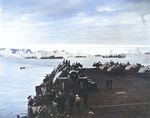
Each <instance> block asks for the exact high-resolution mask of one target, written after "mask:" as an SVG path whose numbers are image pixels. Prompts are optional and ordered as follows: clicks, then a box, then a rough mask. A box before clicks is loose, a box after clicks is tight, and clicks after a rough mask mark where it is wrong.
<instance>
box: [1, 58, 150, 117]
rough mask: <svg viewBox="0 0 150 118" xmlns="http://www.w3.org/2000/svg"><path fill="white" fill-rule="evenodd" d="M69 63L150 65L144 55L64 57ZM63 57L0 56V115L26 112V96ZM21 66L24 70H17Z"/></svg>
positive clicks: (15, 114) (30, 93) (32, 92)
mask: <svg viewBox="0 0 150 118" xmlns="http://www.w3.org/2000/svg"><path fill="white" fill-rule="evenodd" d="M67 59H68V60H70V61H71V64H72V63H75V62H80V63H81V64H83V67H92V65H93V63H94V62H98V61H101V62H102V63H105V62H108V61H110V60H113V61H114V62H122V63H126V62H127V61H129V62H130V63H131V64H135V63H141V64H143V65H150V58H149V57H146V56H134V57H126V58H125V59H122V58H121V59H118V58H101V57H87V58H67ZM62 61H63V59H10V58H2V57H1V58H0V101H1V102H0V118H16V117H17V115H20V116H26V115H27V102H28V99H27V97H28V96H29V95H32V96H35V86H37V85H40V84H41V83H42V81H43V79H44V76H45V75H46V74H50V73H51V71H52V70H53V69H54V68H55V67H56V66H57V65H58V64H59V63H60V62H62ZM20 67H25V69H20Z"/></svg>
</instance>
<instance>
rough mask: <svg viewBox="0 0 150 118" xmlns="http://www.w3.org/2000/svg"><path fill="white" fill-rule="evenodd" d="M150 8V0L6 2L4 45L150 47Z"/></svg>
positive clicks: (1, 12)
mask: <svg viewBox="0 0 150 118" xmlns="http://www.w3.org/2000/svg"><path fill="white" fill-rule="evenodd" d="M149 6H150V1H149V0H0V47H1V48H30V49H33V50H42V49H43V50H44V49H46V50H53V49H54V50H55V49H65V50H71V49H74V50H75V49H76V48H75V47H77V48H82V50H84V49H85V50H86V49H89V48H91V49H93V48H94V47H100V48H101V47H103V46H106V47H109V48H110V50H111V47H113V48H114V47H117V46H120V45H122V46H123V47H127V48H128V47H132V46H133V47H136V48H137V47H148V48H149V47H150V7H149ZM116 45H117V46H116ZM129 45H130V46H129Z"/></svg>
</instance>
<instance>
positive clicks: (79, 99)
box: [76, 95, 81, 112]
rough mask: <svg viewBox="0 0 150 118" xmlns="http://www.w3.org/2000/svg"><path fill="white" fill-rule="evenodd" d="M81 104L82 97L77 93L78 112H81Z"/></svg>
mask: <svg viewBox="0 0 150 118" xmlns="http://www.w3.org/2000/svg"><path fill="white" fill-rule="evenodd" d="M80 105H81V98H80V97H79V96H78V95H76V110H77V112H80Z"/></svg>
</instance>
